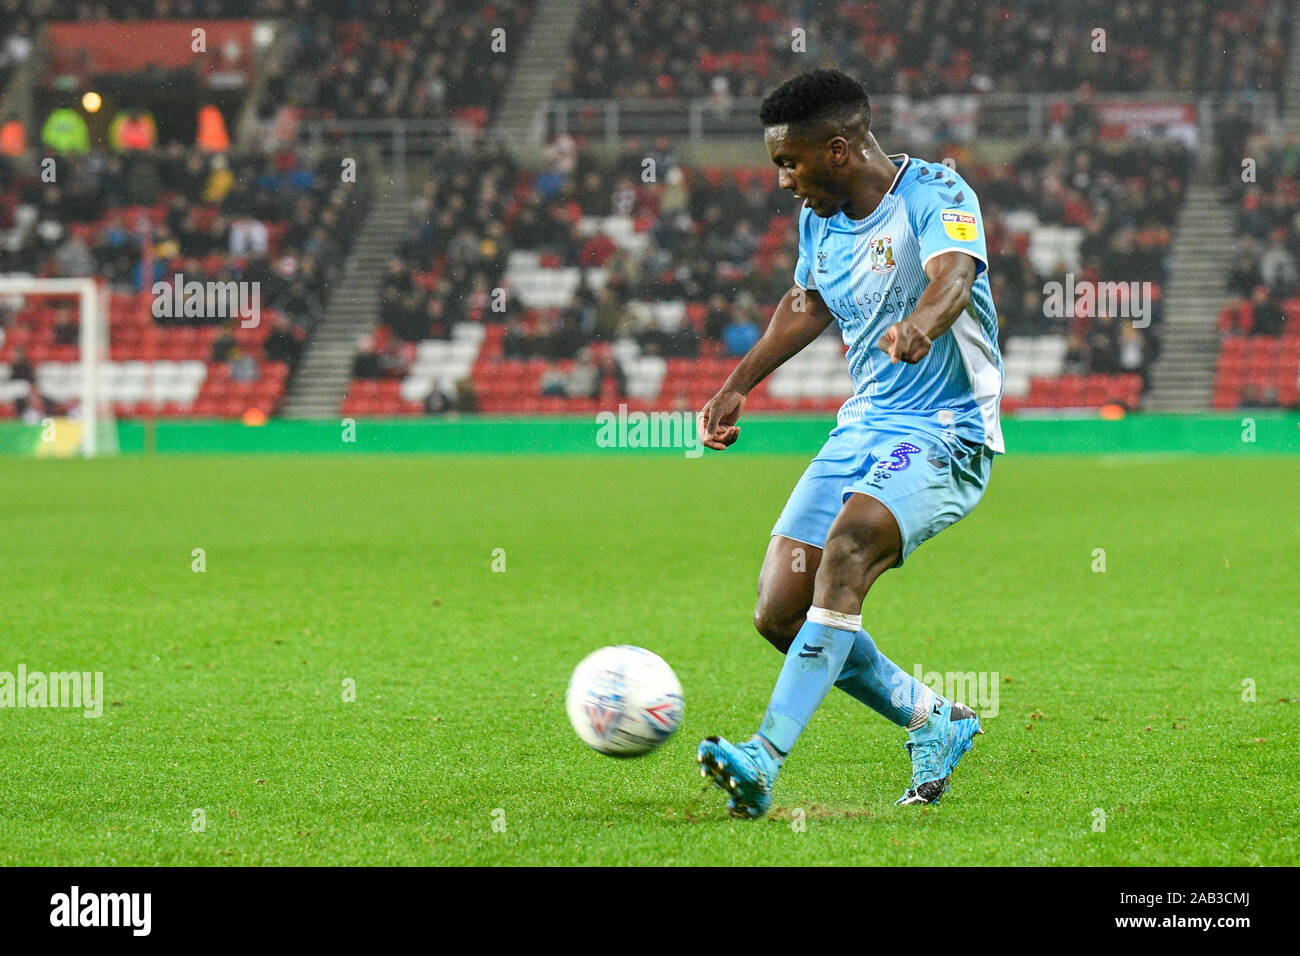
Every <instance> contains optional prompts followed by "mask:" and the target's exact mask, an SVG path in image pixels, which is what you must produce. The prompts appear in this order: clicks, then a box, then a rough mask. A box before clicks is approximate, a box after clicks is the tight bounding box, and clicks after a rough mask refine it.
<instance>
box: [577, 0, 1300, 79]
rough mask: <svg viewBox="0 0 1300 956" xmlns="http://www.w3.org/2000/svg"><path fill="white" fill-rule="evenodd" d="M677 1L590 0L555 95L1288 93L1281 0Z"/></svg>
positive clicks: (1286, 7) (1286, 26)
mask: <svg viewBox="0 0 1300 956" xmlns="http://www.w3.org/2000/svg"><path fill="white" fill-rule="evenodd" d="M677 6H678V7H679V8H680V9H682V11H683V13H682V16H681V18H680V20H672V19H669V18H664V17H660V16H658V15H657V14H656V13H655V12H654V10H653V8H651V7H647V6H643V5H633V4H624V3H618V2H615V0H585V2H584V8H583V17H582V19H583V22H584V23H589V24H598V25H599V26H600V36H601V40H600V42H598V43H595V44H593V43H591V42H590V39H589V35H588V34H585V33H584V34H582V35H581V36H575V37H574V40H573V47H572V50H571V54H570V58H569V60H568V61H567V62H566V64H565V68H564V73H563V80H562V81H561V84H560V86H559V89H558V90H557V93H558V95H560V96H563V97H568V98H573V99H595V98H604V97H651V96H653V97H656V98H665V97H692V96H709V95H716V94H724V93H725V94H730V95H742V96H752V95H756V94H757V93H758V91H759V90H761V89H762V88H763V86H764V85H765V84H767V83H768V82H769V81H770V80H771V78H772V77H773V75H774V74H775V73H777V72H779V71H781V70H786V69H790V68H794V67H796V66H797V67H798V68H808V67H811V66H818V65H828V64H830V65H833V64H844V63H857V64H862V67H863V71H864V72H866V73H869V74H870V77H871V82H872V87H873V89H874V90H875V91H877V92H878V93H881V94H887V93H900V94H908V95H934V94H944V93H965V92H980V93H988V92H1007V93H1026V92H1052V91H1061V90H1073V89H1076V88H1078V87H1079V86H1080V85H1081V84H1083V83H1088V84H1090V85H1091V86H1092V87H1093V88H1095V89H1097V90H1101V91H1123V92H1129V93H1132V92H1142V91H1147V90H1173V89H1177V90H1181V91H1196V92H1216V91H1226V90H1247V89H1271V90H1278V89H1280V87H1281V80H1282V72H1283V69H1284V65H1285V60H1286V46H1287V40H1288V39H1289V37H1290V17H1291V5H1290V4H1288V3H1285V2H1283V0H1246V2H1242V3H1238V4H1234V5H1233V6H1231V7H1229V6H1221V5H1214V4H1174V3H1160V2H1157V0H1120V2H1115V0H1081V2H1076V3H1069V4H1062V3H1059V2H1056V0H1016V2H1004V3H996V4H991V5H990V4H988V3H984V2H980V0H936V2H933V3H927V4H916V3H912V2H909V0H882V2H877V3H870V4H866V3H859V2H855V0H839V2H831V3H811V2H808V3H796V4H792V5H790V6H789V7H786V6H785V5H780V4H775V3H764V2H758V0H746V2H744V3H743V4H741V7H742V9H741V11H740V12H739V13H737V11H736V8H735V4H728V5H719V4H713V3H708V2H704V0H691V2H687V3H681V4H678V5H677ZM1098 24H1106V25H1107V28H1108V35H1107V36H1106V37H1105V42H1106V44H1107V46H1106V48H1105V51H1104V55H1099V54H1098V51H1097V50H1096V49H1095V48H1094V44H1095V42H1096V37H1095V36H1094V34H1093V31H1094V30H1095V29H1097V28H1098ZM794 29H803V30H805V31H806V49H807V53H808V54H809V55H808V56H802V57H801V55H800V54H792V52H791V47H792V30H794ZM705 37H707V38H708V40H707V41H706V40H705V39H703V38H705ZM1026 51H1030V52H1029V53H1028V55H1026ZM1206 51H1222V55H1214V56H1207V55H1206ZM796 58H798V62H797V63H796V62H794V60H795V59H796ZM810 61H811V62H810Z"/></svg>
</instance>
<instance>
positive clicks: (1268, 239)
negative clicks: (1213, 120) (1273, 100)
mask: <svg viewBox="0 0 1300 956" xmlns="http://www.w3.org/2000/svg"><path fill="white" fill-rule="evenodd" d="M1242 157H1249V159H1250V162H1251V166H1250V168H1249V170H1248V171H1247V170H1244V169H1243V168H1242V167H1241V166H1240V162H1241V158H1242ZM1228 161H1229V164H1230V165H1231V166H1232V167H1233V171H1234V173H1236V174H1237V175H1234V176H1232V177H1230V178H1228V179H1227V182H1229V183H1231V184H1232V186H1231V189H1230V193H1231V196H1232V199H1233V201H1234V203H1235V204H1236V207H1237V223H1236V225H1237V234H1236V236H1234V237H1233V246H1234V248H1235V249H1236V253H1235V255H1233V257H1232V265H1231V267H1230V268H1229V270H1228V278H1227V292H1228V294H1229V297H1230V301H1229V303H1228V306H1227V308H1225V309H1224V311H1223V313H1222V314H1221V320H1220V331H1221V332H1222V333H1224V334H1225V335H1236V334H1245V335H1250V336H1280V335H1283V334H1284V333H1285V332H1286V329H1287V322H1288V309H1287V307H1286V306H1287V304H1288V302H1292V301H1294V302H1298V303H1300V136H1297V135H1296V134H1295V133H1286V134H1284V135H1282V136H1269V135H1266V134H1264V133H1262V132H1260V131H1258V130H1256V131H1255V132H1254V133H1253V134H1252V135H1250V136H1248V137H1247V140H1246V143H1245V145H1244V146H1243V148H1242V150H1241V153H1240V154H1238V155H1235V156H1234V155H1229V160H1228Z"/></svg>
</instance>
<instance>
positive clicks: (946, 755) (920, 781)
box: [897, 695, 984, 806]
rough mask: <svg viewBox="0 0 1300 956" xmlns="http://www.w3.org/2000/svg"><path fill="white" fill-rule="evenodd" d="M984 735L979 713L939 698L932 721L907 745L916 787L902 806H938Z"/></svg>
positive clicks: (912, 737) (902, 798) (932, 713)
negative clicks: (965, 757) (977, 737)
mask: <svg viewBox="0 0 1300 956" xmlns="http://www.w3.org/2000/svg"><path fill="white" fill-rule="evenodd" d="M982 733H984V731H982V730H980V719H979V717H978V715H976V713H975V711H973V710H971V709H970V708H969V707H967V706H966V705H965V704H958V703H954V702H952V701H949V700H946V699H945V698H943V697H939V696H937V695H936V697H935V699H934V709H933V710H932V711H931V713H930V717H929V719H928V720H926V722H925V723H924V724H922V725H921V727H920V729H918V730H913V731H911V732H909V733H908V737H909V738H910V739H909V740H908V741H907V743H905V744H903V746H904V747H905V748H907V755H908V756H909V757H910V758H911V759H912V786H911V787H910V788H909V789H908V791H907V793H905V794H903V795H902V797H900V798H899V799H898V801H897V802H898V804H899V805H900V806H907V805H909V804H913V803H938V802H939V800H940V798H941V797H943V795H944V794H945V793H947V792H948V786H949V784H950V782H951V780H952V771H953V768H954V767H956V766H957V761H958V760H960V759H961V758H962V754H964V753H965V752H966V751H968V750H970V747H971V743H972V742H973V741H974V740H975V735H976V734H982Z"/></svg>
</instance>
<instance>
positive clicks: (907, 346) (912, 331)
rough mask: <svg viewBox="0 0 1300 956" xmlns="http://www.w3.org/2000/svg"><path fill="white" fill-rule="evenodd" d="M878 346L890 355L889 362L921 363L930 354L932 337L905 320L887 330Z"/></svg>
mask: <svg viewBox="0 0 1300 956" xmlns="http://www.w3.org/2000/svg"><path fill="white" fill-rule="evenodd" d="M876 346H877V347H878V348H879V349H880V350H881V351H882V352H888V353H889V362H890V364H891V365H892V364H894V363H895V362H897V361H899V360H900V359H901V360H902V361H904V362H919V361H921V359H923V358H925V357H926V356H927V355H929V354H930V337H929V336H928V335H926V334H925V333H924V332H922V331H921V330H920V329H918V328H917V327H916V326H915V325H913V324H912V323H911V322H908V321H907V320H906V319H904V320H903V321H902V322H895V323H894V324H893V325H891V326H890V327H889V328H887V329H885V334H884V335H882V336H881V337H880V341H879V342H877V343H876Z"/></svg>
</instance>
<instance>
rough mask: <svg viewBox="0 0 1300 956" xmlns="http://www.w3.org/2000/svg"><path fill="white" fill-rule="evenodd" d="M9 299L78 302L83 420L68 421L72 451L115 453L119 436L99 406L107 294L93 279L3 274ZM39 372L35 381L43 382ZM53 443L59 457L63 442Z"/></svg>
mask: <svg viewBox="0 0 1300 956" xmlns="http://www.w3.org/2000/svg"><path fill="white" fill-rule="evenodd" d="M11 296H22V297H23V298H24V300H26V299H28V297H37V296H40V297H47V296H48V297H53V298H67V299H71V298H75V299H76V301H77V312H78V318H79V323H80V332H79V338H78V351H79V356H78V357H79V363H80V387H79V389H78V397H79V405H80V420H79V421H75V420H71V419H70V420H68V421H67V422H66V425H67V426H71V427H72V428H73V429H75V439H74V441H73V442H72V443H71V447H70V448H69V449H68V451H71V452H72V453H77V452H79V453H80V454H82V455H84V456H85V457H87V458H91V457H94V456H95V455H99V454H112V453H114V452H115V451H116V450H117V435H116V429H115V426H114V422H113V416H112V414H111V411H110V410H109V408H108V407H101V406H102V405H104V402H103V389H102V387H101V384H102V383H101V372H102V366H103V363H104V362H105V361H106V360H107V355H108V303H109V300H108V292H107V290H105V289H103V288H101V286H100V283H99V282H98V281H96V280H95V279H41V278H36V277H35V276H16V275H7V276H4V275H0V300H3V299H5V298H8V297H11ZM40 377H41V376H40V372H39V370H38V372H37V379H38V380H39V379H40ZM53 444H55V451H54V453H55V454H59V453H60V452H59V448H60V446H62V445H63V443H62V442H57V443H53Z"/></svg>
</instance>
